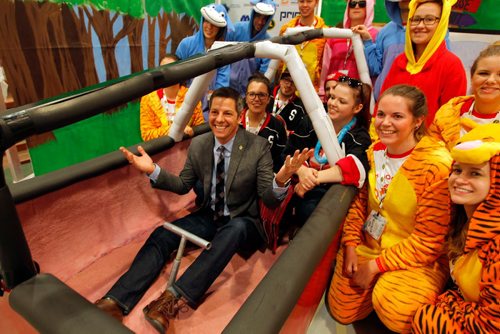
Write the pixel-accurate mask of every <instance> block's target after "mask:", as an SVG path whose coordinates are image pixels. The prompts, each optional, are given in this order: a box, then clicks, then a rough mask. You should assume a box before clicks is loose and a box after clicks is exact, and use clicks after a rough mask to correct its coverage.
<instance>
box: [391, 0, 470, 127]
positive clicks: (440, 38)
mask: <svg viewBox="0 0 500 334" xmlns="http://www.w3.org/2000/svg"><path fill="white" fill-rule="evenodd" d="M456 2H457V0H413V1H411V2H410V12H409V14H408V16H409V18H408V24H407V29H406V38H405V51H404V53H402V54H400V55H399V56H398V57H397V58H396V59H395V60H394V62H393V63H392V67H391V69H390V71H389V73H388V74H387V77H386V78H385V80H384V83H383V85H382V89H381V93H383V92H384V91H385V90H386V89H388V88H389V87H391V86H394V85H398V84H407V85H414V86H417V87H418V88H420V89H421V90H422V91H423V92H424V94H425V97H426V98H427V105H428V110H429V112H428V114H427V119H426V125H427V126H429V125H430V124H431V123H432V121H433V120H434V116H435V114H436V112H437V110H438V109H439V107H441V106H442V105H444V104H445V103H446V102H448V101H449V100H450V99H451V98H454V97H457V96H461V95H465V92H466V89H467V78H466V77H465V69H464V66H463V65H462V62H461V60H460V58H458V57H457V56H456V55H455V54H453V53H452V52H451V51H449V50H447V49H446V43H445V36H446V32H447V29H448V19H449V17H450V12H451V6H452V5H454V4H455V3H456Z"/></svg>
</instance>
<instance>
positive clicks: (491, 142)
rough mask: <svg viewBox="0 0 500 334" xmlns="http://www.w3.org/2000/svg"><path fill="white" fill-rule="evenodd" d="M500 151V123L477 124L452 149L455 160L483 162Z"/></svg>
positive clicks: (474, 162)
mask: <svg viewBox="0 0 500 334" xmlns="http://www.w3.org/2000/svg"><path fill="white" fill-rule="evenodd" d="M499 153H500V124H498V123H490V124H483V125H477V126H476V127H474V128H473V129H472V130H471V131H469V132H468V133H466V134H465V135H463V136H462V138H460V141H459V142H458V144H457V145H456V146H455V147H454V148H453V149H452V150H451V156H452V157H453V159H454V160H455V161H458V162H463V163H468V164H481V163H483V162H486V161H489V160H490V159H491V158H492V157H493V156H495V155H497V154H499Z"/></svg>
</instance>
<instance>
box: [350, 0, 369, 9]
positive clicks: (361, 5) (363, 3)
mask: <svg viewBox="0 0 500 334" xmlns="http://www.w3.org/2000/svg"><path fill="white" fill-rule="evenodd" d="M357 5H359V8H365V7H366V1H365V0H360V1H349V8H356V6H357Z"/></svg>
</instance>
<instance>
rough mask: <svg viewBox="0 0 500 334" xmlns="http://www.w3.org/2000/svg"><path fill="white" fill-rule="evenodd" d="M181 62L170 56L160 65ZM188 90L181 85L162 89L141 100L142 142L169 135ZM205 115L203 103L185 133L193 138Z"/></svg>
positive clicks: (198, 106)
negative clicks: (202, 108) (195, 129)
mask: <svg viewBox="0 0 500 334" xmlns="http://www.w3.org/2000/svg"><path fill="white" fill-rule="evenodd" d="M177 60H179V58H177V56H176V55H173V54H168V55H166V56H165V57H163V59H162V60H161V61H160V65H167V64H170V63H173V62H176V61H177ZM186 93H187V88H186V87H185V86H181V85H180V84H175V85H173V86H170V87H166V88H160V89H158V90H156V91H154V92H151V93H149V94H148V95H145V96H143V97H142V98H141V105H140V124H141V138H142V140H144V141H146V140H151V139H155V138H158V137H161V136H165V135H168V131H170V127H171V126H172V123H173V122H174V117H175V114H176V113H177V110H179V108H180V107H181V106H182V103H183V102H184V97H185V96H186ZM204 122H205V120H204V119H203V113H202V111H201V103H198V104H197V105H196V108H195V109H194V111H193V116H191V119H190V120H189V123H188V124H187V126H186V128H185V129H184V133H185V134H187V135H188V136H193V134H194V133H193V129H192V127H193V126H196V125H200V124H203V123H204Z"/></svg>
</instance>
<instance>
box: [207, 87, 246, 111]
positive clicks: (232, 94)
mask: <svg viewBox="0 0 500 334" xmlns="http://www.w3.org/2000/svg"><path fill="white" fill-rule="evenodd" d="M216 97H222V98H226V99H232V100H233V101H234V103H235V105H236V112H237V113H238V115H239V114H240V113H241V110H242V109H243V108H242V104H241V99H240V93H238V91H236V90H235V89H233V88H231V87H221V88H217V89H216V90H214V91H213V93H212V95H211V96H210V101H209V106H210V107H212V101H213V100H214V98H216Z"/></svg>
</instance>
